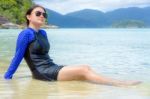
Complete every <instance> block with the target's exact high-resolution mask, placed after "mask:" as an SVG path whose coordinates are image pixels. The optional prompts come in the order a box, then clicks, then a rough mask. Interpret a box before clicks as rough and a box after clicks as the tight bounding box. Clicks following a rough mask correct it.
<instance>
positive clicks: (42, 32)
mask: <svg viewBox="0 0 150 99" xmlns="http://www.w3.org/2000/svg"><path fill="white" fill-rule="evenodd" d="M40 33H41V34H42V35H44V36H45V37H46V38H47V34H46V31H44V30H42V29H41V30H40ZM47 39H48V38H47Z"/></svg>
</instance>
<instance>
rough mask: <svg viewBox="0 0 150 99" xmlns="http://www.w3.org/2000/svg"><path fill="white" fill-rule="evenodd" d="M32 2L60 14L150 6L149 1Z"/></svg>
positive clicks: (69, 0) (51, 0)
mask: <svg viewBox="0 0 150 99" xmlns="http://www.w3.org/2000/svg"><path fill="white" fill-rule="evenodd" d="M34 2H35V3H36V4H40V5H42V6H44V7H45V8H49V9H51V10H54V11H56V12H58V13H61V14H66V13H69V12H73V11H78V10H82V9H96V10H100V11H103V12H107V11H112V10H115V9H118V8H128V7H141V8H142V7H147V6H150V0H34Z"/></svg>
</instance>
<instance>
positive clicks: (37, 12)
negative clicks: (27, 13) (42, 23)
mask: <svg viewBox="0 0 150 99" xmlns="http://www.w3.org/2000/svg"><path fill="white" fill-rule="evenodd" d="M35 15H36V16H38V17H39V16H41V15H43V17H44V18H47V13H45V12H44V13H43V12H40V11H36V12H35Z"/></svg>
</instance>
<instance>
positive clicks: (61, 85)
mask: <svg viewBox="0 0 150 99" xmlns="http://www.w3.org/2000/svg"><path fill="white" fill-rule="evenodd" d="M2 65H3V66H2ZM4 65H5V67H4ZM6 65H8V64H4V63H3V64H2V63H1V66H2V67H1V69H0V76H1V78H0V97H1V99H77V98H80V99H93V98H94V99H149V98H150V85H149V84H146V83H142V84H140V85H137V86H131V87H114V86H106V85H98V84H93V83H89V82H83V81H63V82H60V81H55V82H48V81H40V80H35V79H33V78H32V76H31V73H30V70H29V69H28V67H27V66H25V64H24V63H23V64H22V65H21V66H20V67H19V70H18V71H17V72H16V73H15V76H14V78H13V79H12V80H5V79H3V74H4V71H6V69H7V68H6Z"/></svg>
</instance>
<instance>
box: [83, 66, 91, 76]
mask: <svg viewBox="0 0 150 99" xmlns="http://www.w3.org/2000/svg"><path fill="white" fill-rule="evenodd" d="M90 71H91V68H90V66H89V65H86V64H85V65H81V73H83V74H87V73H88V72H90Z"/></svg>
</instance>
